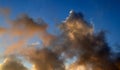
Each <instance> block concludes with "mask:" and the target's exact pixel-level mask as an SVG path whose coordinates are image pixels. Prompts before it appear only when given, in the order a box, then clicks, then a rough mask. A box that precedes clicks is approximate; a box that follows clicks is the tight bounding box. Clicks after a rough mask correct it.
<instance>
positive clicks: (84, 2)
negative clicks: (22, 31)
mask: <svg viewBox="0 0 120 70" xmlns="http://www.w3.org/2000/svg"><path fill="white" fill-rule="evenodd" d="M0 7H8V8H10V9H11V17H13V18H15V17H16V16H17V15H19V14H20V13H27V14H28V15H29V16H30V17H32V18H38V17H41V18H43V19H44V20H45V21H46V22H47V23H48V24H49V25H50V27H53V25H54V24H55V23H58V22H60V21H63V20H64V19H65V18H66V17H67V16H68V13H69V11H70V10H71V9H72V10H74V11H76V12H82V13H83V14H84V16H85V19H86V20H87V21H92V22H93V23H94V26H95V28H94V29H95V31H99V30H101V29H105V30H107V31H108V33H107V40H108V42H109V43H110V45H111V46H112V45H113V44H115V43H118V44H120V37H119V36H120V0H0ZM0 24H1V25H4V24H3V23H0Z"/></svg>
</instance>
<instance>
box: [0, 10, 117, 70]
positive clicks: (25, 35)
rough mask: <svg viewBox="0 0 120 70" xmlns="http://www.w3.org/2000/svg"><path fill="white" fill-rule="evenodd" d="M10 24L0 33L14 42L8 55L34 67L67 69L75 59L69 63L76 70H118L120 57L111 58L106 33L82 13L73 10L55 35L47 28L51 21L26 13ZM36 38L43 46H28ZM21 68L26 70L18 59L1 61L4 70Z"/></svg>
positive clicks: (10, 21)
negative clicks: (99, 29)
mask: <svg viewBox="0 0 120 70" xmlns="http://www.w3.org/2000/svg"><path fill="white" fill-rule="evenodd" d="M7 23H8V27H0V36H1V37H4V36H7V37H8V38H9V39H10V41H11V42H12V43H11V44H10V45H8V46H7V47H6V49H5V56H9V55H11V54H12V55H17V56H19V55H20V56H22V57H24V59H25V60H28V61H29V62H30V63H31V64H32V65H33V70H65V63H67V60H68V59H69V60H74V62H72V63H71V64H69V65H68V67H69V68H70V69H73V70H76V69H78V70H79V69H83V70H91V69H92V70H119V59H118V58H117V57H116V59H113V58H111V56H112V54H111V53H112V52H111V49H110V47H109V45H108V43H107V42H106V39H105V32H104V31H100V32H96V33H95V32H94V28H93V25H92V24H90V23H88V22H87V21H86V20H85V19H84V16H83V14H81V13H76V12H74V11H70V14H69V16H68V17H67V19H66V20H65V21H63V22H62V23H61V24H60V26H59V27H60V28H59V30H58V31H59V32H60V33H59V34H56V35H52V34H50V33H49V32H48V31H47V30H48V24H47V23H46V22H45V21H43V20H42V19H38V20H35V19H33V18H30V17H29V16H28V15H26V14H23V15H20V16H18V17H17V18H16V19H14V20H10V19H9V21H8V20H7ZM34 37H37V38H38V39H39V40H40V41H41V42H42V45H41V43H40V44H38V43H34V44H33V43H31V44H29V45H28V44H27V42H28V41H31V39H32V38H34ZM4 39H6V40H7V41H8V40H9V39H7V38H4ZM73 58H75V59H73ZM68 63H69V62H68ZM13 65H17V66H14V67H13ZM19 67H20V68H22V69H21V70H26V68H25V67H24V66H23V65H22V64H21V63H20V62H19V61H18V60H16V59H11V58H9V59H8V58H7V60H6V61H5V62H4V63H3V64H1V68H2V70H8V69H7V68H9V69H12V68H13V69H12V70H14V69H15V68H19ZM71 67H72V68H71ZM20 68H19V69H20ZM19 69H16V70H19ZM70 69H69V70H70Z"/></svg>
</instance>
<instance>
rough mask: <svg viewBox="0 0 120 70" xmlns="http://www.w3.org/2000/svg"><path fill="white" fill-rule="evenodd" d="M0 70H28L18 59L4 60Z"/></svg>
mask: <svg viewBox="0 0 120 70" xmlns="http://www.w3.org/2000/svg"><path fill="white" fill-rule="evenodd" d="M0 70H28V69H27V68H26V67H25V66H24V65H23V64H22V63H21V62H20V61H19V60H18V59H16V58H6V59H5V60H4V62H3V63H2V64H1V65H0Z"/></svg>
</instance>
